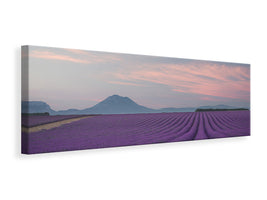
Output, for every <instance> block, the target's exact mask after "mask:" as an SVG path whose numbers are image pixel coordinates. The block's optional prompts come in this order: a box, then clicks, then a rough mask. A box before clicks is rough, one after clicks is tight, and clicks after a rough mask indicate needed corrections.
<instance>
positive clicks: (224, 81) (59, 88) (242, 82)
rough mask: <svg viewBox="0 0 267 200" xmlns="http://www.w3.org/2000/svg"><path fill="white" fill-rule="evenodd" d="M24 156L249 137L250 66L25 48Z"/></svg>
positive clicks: (22, 55) (74, 50)
mask: <svg viewBox="0 0 267 200" xmlns="http://www.w3.org/2000/svg"><path fill="white" fill-rule="evenodd" d="M21 53H22V54H21V58H22V102H21V106H22V107H21V116H22V118H21V134H22V136H21V138H22V145H21V147H22V153H24V154H36V153H47V152H59V151H70V150H82V149H96V148H106V147H119V146H129V145H143V144H154V143H166V142H179V141H190V140H202V139H213V138H225V137H236V136H249V135H250V65H249V64H242V63H230V62H217V61H205V60H192V59H182V58H170V57H158V56H144V55H133V54H120V53H108V52H98V51H85V50H77V49H64V48H50V47H39V46H23V47H22V49H21Z"/></svg>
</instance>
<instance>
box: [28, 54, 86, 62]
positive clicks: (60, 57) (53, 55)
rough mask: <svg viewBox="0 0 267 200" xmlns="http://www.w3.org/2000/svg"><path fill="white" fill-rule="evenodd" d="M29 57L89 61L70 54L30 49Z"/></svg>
mask: <svg viewBox="0 0 267 200" xmlns="http://www.w3.org/2000/svg"><path fill="white" fill-rule="evenodd" d="M30 57H33V58H43V59H49V60H62V61H69V62H74V63H85V64H86V63H89V62H88V61H87V60H83V59H79V58H73V57H71V56H67V55H60V54H56V53H53V52H49V51H32V52H31V53H30Z"/></svg>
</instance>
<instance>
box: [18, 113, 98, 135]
mask: <svg viewBox="0 0 267 200" xmlns="http://www.w3.org/2000/svg"><path fill="white" fill-rule="evenodd" d="M89 117H93V116H85V117H79V118H73V119H65V120H62V121H57V122H51V123H47V124H43V125H38V126H34V127H30V128H26V127H24V126H22V127H21V131H22V132H25V133H32V132H38V131H41V130H49V129H52V128H56V127H59V126H62V125H64V124H69V123H72V122H75V121H79V120H81V119H85V118H89Z"/></svg>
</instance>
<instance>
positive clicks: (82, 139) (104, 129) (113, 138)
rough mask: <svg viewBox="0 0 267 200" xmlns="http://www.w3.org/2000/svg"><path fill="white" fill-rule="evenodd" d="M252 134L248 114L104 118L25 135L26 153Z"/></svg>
mask: <svg viewBox="0 0 267 200" xmlns="http://www.w3.org/2000/svg"><path fill="white" fill-rule="evenodd" d="M247 135H250V112H249V111H218V112H196V113H160V114H159V113H157V114H129V115H102V116H95V117H92V118H86V119H82V120H79V121H76V122H73V123H70V124H65V125H63V126H61V127H58V128H54V129H50V130H43V131H40V132H35V133H30V134H25V133H23V139H24V141H26V142H27V145H26V146H24V147H25V148H24V152H25V153H43V152H55V151H65V150H79V149H93V148H104V147H116V146H127V145H140V144H151V143H162V142H175V141H187V140H200V139H210V138H223V137H234V136H247Z"/></svg>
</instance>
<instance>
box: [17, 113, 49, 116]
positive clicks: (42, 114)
mask: <svg viewBox="0 0 267 200" xmlns="http://www.w3.org/2000/svg"><path fill="white" fill-rule="evenodd" d="M22 115H26V116H30V115H40V116H48V115H49V112H44V113H22Z"/></svg>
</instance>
